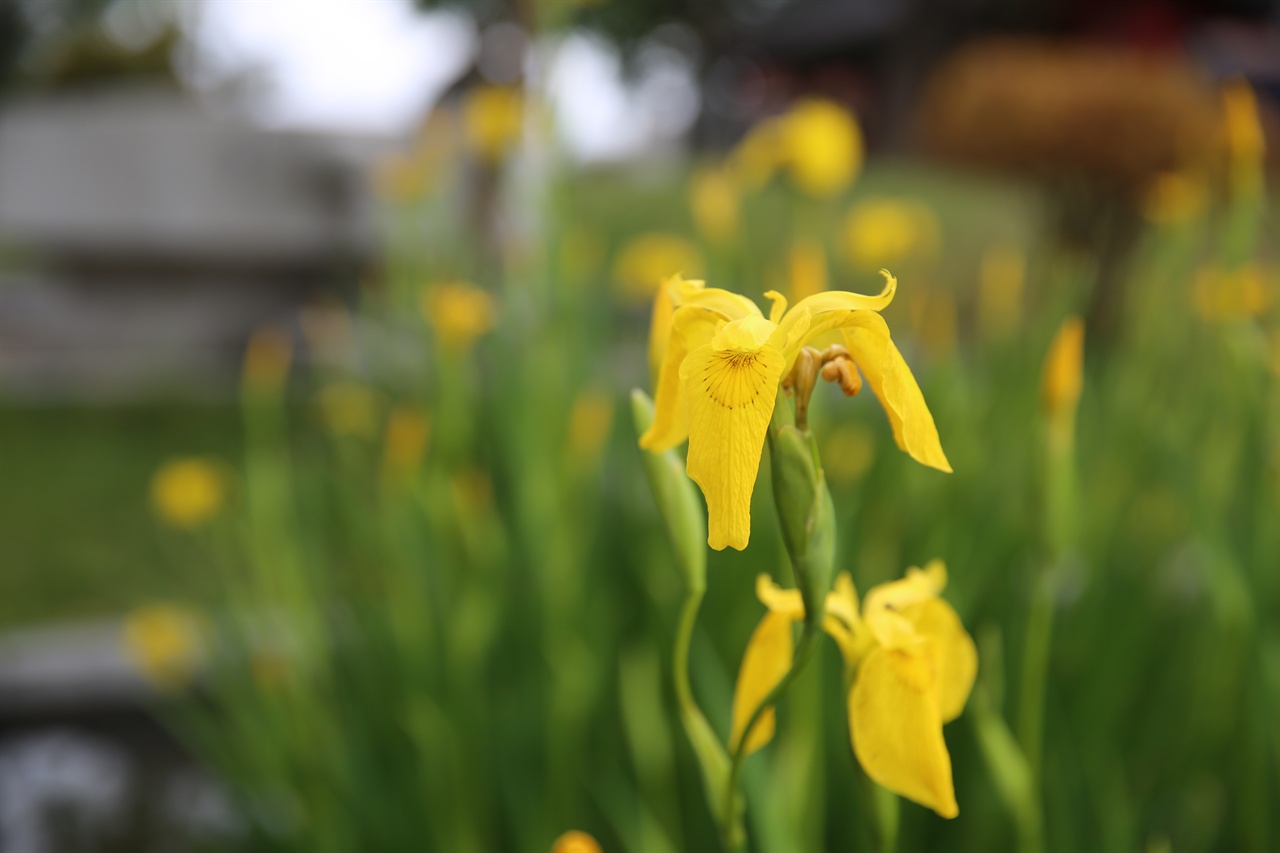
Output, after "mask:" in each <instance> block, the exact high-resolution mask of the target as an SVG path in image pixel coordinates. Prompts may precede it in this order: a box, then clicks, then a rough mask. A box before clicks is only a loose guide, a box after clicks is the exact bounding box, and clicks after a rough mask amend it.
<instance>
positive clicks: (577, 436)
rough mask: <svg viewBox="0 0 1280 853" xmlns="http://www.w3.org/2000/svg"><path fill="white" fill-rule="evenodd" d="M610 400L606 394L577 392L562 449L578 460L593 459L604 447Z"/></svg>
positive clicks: (609, 423) (609, 424) (611, 408)
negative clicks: (564, 448)
mask: <svg viewBox="0 0 1280 853" xmlns="http://www.w3.org/2000/svg"><path fill="white" fill-rule="evenodd" d="M613 411H614V400H613V397H612V396H611V395H609V394H606V393H605V392H603V391H597V390H591V389H588V390H585V391H582V392H581V393H579V394H578V396H577V397H576V398H575V399H574V401H573V408H572V409H571V410H570V412H569V434H568V436H567V437H566V441H565V444H566V450H567V452H568V453H569V455H570V456H573V457H576V458H578V459H595V458H596V457H598V456H599V455H600V451H601V450H602V449H603V448H604V443H605V441H606V440H607V439H608V438H609V430H610V428H611V427H612V426H613Z"/></svg>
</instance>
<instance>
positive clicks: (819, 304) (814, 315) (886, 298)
mask: <svg viewBox="0 0 1280 853" xmlns="http://www.w3.org/2000/svg"><path fill="white" fill-rule="evenodd" d="M880 274H881V275H883V276H884V289H883V290H881V291H880V293H879V294H877V295H875V296H871V295H868V294H864V293H849V292H847V291H843V290H829V291H824V292H822V293H816V294H814V295H813V296H809V297H807V298H805V299H801V300H800V301H799V302H797V303H796V304H795V305H794V306H793V307H792V309H791V310H790V311H789V312H787V314H786V316H784V317H783V318H782V320H781V322H780V323H779V324H778V325H779V326H780V327H782V328H783V329H784V330H785V334H786V335H787V337H788V338H790V339H791V342H790V344H789V346H788V347H787V348H786V349H785V350H784V351H783V353H784V355H786V356H787V365H788V366H790V365H791V364H792V363H793V362H794V361H795V358H796V354H797V353H799V352H800V348H801V347H803V346H804V345H805V344H807V343H809V342H810V341H812V340H814V339H815V338H818V337H821V336H822V335H824V334H826V333H827V332H830V331H831V330H833V329H838V328H842V327H843V326H844V325H845V324H846V323H847V322H848V319H849V318H848V315H849V313H850V312H852V311H883V310H884V309H885V308H888V307H889V304H890V303H891V302H893V296H894V294H895V293H897V292H898V280H897V279H896V278H894V277H893V276H892V275H890V274H889V271H888V270H880ZM806 314H807V315H809V320H808V322H807V323H805V328H803V329H797V330H796V331H797V332H799V334H793V333H792V326H793V325H796V324H799V323H802V322H804V321H803V319H802V318H803V317H804V316H805V315H806Z"/></svg>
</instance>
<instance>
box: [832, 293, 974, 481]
mask: <svg viewBox="0 0 1280 853" xmlns="http://www.w3.org/2000/svg"><path fill="white" fill-rule="evenodd" d="M842 328H843V329H844V338H845V346H846V347H847V348H848V350H849V352H850V354H852V355H853V360H854V361H855V362H856V363H857V365H858V369H859V370H861V371H862V375H863V376H865V377H866V379H867V384H869V385H870V386H871V390H872V391H874V392H875V395H876V397H878V398H879V399H880V403H881V405H883V406H884V410H885V414H887V415H888V416H889V424H890V425H891V426H892V427H893V437H894V439H895V440H896V441H897V443H898V447H899V448H901V449H902V450H905V451H906V452H907V453H909V454H910V455H911V457H912V458H913V459H915V460H916V461H917V462H919V463H921V464H923V465H928V466H929V467H931V468H937V469H938V470H939V471H946V472H947V473H950V472H951V463H949V462H948V461H947V456H946V454H945V453H943V452H942V443H941V442H940V441H939V439H938V428H937V427H936V426H935V425H934V423H933V415H932V414H930V413H929V407H928V406H927V405H926V404H925V402H924V395H923V394H922V393H920V386H919V385H917V384H916V378H915V376H913V375H912V373H911V368H910V367H908V366H907V363H906V361H905V360H903V358H902V353H900V352H898V348H897V347H896V346H894V344H893V340H892V339H891V338H890V337H889V327H888V325H886V324H885V322H884V320H883V319H882V318H881V317H880V315H879V314H877V313H875V312H874V311H853V312H851V313H850V314H848V315H847V319H846V321H845V322H844V323H843V324H842Z"/></svg>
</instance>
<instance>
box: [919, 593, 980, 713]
mask: <svg viewBox="0 0 1280 853" xmlns="http://www.w3.org/2000/svg"><path fill="white" fill-rule="evenodd" d="M903 615H905V616H906V618H907V619H908V620H910V622H911V623H912V624H913V625H914V626H915V629H916V633H917V634H918V635H919V636H921V637H924V639H925V645H924V650H925V653H926V654H928V655H929V657H930V658H931V659H932V660H933V664H934V667H935V669H936V670H937V673H938V705H939V710H940V711H941V713H942V722H944V723H949V722H951V721H952V720H954V719H955V718H956V717H958V716H960V712H961V711H963V710H964V704H965V702H967V701H968V699H969V691H971V690H972V689H973V680H974V678H976V677H977V675H978V650H977V647H975V646H974V644H973V638H972V637H970V636H969V632H968V631H966V630H965V629H964V625H963V624H961V622H960V617H959V615H957V614H956V611H955V608H953V607H952V606H951V605H950V604H948V603H947V602H946V601H944V600H942V599H941V598H934V599H931V600H929V601H925V602H921V603H920V604H916V605H913V606H911V607H908V608H907V609H906V610H905V611H904V614H903Z"/></svg>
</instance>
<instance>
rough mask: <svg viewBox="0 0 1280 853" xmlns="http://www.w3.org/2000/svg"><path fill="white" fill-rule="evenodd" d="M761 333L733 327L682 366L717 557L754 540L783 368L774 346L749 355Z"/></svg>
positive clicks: (695, 461) (694, 473) (698, 479)
mask: <svg viewBox="0 0 1280 853" xmlns="http://www.w3.org/2000/svg"><path fill="white" fill-rule="evenodd" d="M750 319H752V318H748V320H750ZM741 322H745V321H741ZM759 322H760V323H763V324H766V325H768V326H769V327H772V325H773V324H771V323H769V322H768V321H767V320H764V319H759ZM761 331H764V330H762V329H752V328H749V327H746V326H739V325H738V324H736V323H732V324H730V325H729V326H726V327H724V328H723V329H721V330H720V332H719V333H717V335H716V337H715V339H713V341H712V342H711V343H709V344H706V345H704V346H702V347H699V348H698V349H696V350H694V351H693V352H692V353H690V354H689V356H688V357H687V358H686V359H685V360H684V363H683V364H682V365H681V366H680V378H681V380H682V382H683V383H684V386H685V393H686V395H687V405H688V414H689V458H688V463H687V466H686V470H687V471H688V473H689V476H690V477H692V478H693V481H694V482H695V483H697V484H698V485H699V486H700V487H701V488H702V494H703V495H704V496H705V497H706V499H707V532H708V537H707V544H708V545H710V546H711V547H712V548H714V549H716V550H717V551H718V550H721V549H723V548H725V547H726V546H728V547H732V548H737V549H738V550H742V549H743V548H745V547H747V541H748V539H749V538H750V536H751V493H752V491H753V490H754V489H755V484H756V474H757V473H758V472H759V470H760V453H761V451H762V450H763V448H764V434H765V430H766V429H767V428H768V426H769V418H770V417H771V416H772V415H773V404H774V400H775V399H776V397H777V391H778V380H780V379H781V378H782V368H783V358H782V353H781V352H779V351H778V350H777V349H775V348H774V347H772V346H770V345H768V344H767V343H766V344H757V345H756V348H755V349H751V348H748V345H749V344H750V343H751V339H752V338H755V337H757V336H758V334H759V333H760V332H761ZM673 344H674V340H673ZM664 378H665V377H664ZM661 391H662V388H661V386H660V387H659V393H661ZM656 423H657V421H656V420H655V424H656ZM642 446H643V442H642Z"/></svg>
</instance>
